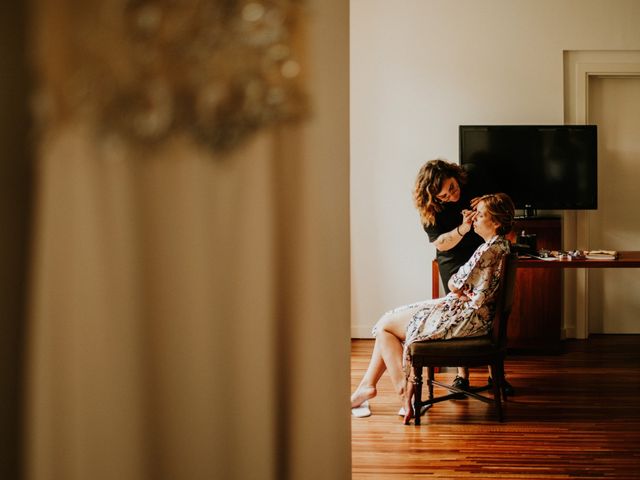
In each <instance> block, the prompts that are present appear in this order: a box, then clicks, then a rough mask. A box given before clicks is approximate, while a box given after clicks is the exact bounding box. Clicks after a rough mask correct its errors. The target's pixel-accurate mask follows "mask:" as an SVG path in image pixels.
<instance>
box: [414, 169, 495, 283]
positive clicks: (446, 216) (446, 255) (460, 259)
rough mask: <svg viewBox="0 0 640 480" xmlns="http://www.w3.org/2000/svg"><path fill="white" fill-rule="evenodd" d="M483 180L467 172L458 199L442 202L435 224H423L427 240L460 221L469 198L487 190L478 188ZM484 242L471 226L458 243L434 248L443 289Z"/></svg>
mask: <svg viewBox="0 0 640 480" xmlns="http://www.w3.org/2000/svg"><path fill="white" fill-rule="evenodd" d="M479 183H483V184H484V182H478V181H476V180H475V179H474V178H473V176H472V175H471V172H469V178H468V181H467V183H466V184H465V185H461V187H460V200H458V201H457V202H455V203H452V202H447V203H445V204H444V208H443V209H442V211H440V212H438V213H436V218H435V224H433V225H429V226H427V225H423V227H424V231H425V232H427V235H429V241H430V242H432V243H433V242H434V241H435V240H436V239H437V238H438V237H439V236H440V235H442V234H443V233H445V232H450V231H451V230H453V229H455V228H456V227H457V226H459V225H460V224H461V223H462V210H464V209H469V208H471V199H472V198H474V197H478V196H480V195H482V194H484V193H489V192H487V191H484V192H483V191H482V190H483V189H482V188H478V186H479V185H478V184H479ZM482 243H484V240H483V239H482V237H481V236H480V235H478V234H477V233H476V232H474V231H473V228H472V229H471V230H470V231H469V232H468V233H467V234H466V235H465V236H464V237H462V239H461V240H460V241H459V242H458V244H457V245H456V246H455V247H453V248H451V249H450V250H447V251H446V252H441V251H440V250H436V259H437V260H438V267H439V269H440V277H441V278H442V283H443V284H444V291H445V292H446V293H449V286H448V285H447V283H448V282H449V278H450V277H451V275H453V274H454V273H456V272H457V271H458V269H459V268H460V267H461V266H462V265H464V264H465V263H466V262H467V260H469V258H471V255H473V252H475V251H476V249H477V248H478V247H479V246H480V245H481V244H482Z"/></svg>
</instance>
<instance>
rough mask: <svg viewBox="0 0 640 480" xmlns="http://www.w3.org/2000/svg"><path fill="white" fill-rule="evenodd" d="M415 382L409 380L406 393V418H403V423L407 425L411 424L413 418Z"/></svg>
mask: <svg viewBox="0 0 640 480" xmlns="http://www.w3.org/2000/svg"><path fill="white" fill-rule="evenodd" d="M414 388H415V387H414V385H413V382H407V388H406V391H405V394H404V411H405V414H404V418H403V419H402V423H404V424H405V425H410V424H411V419H412V418H413V390H414Z"/></svg>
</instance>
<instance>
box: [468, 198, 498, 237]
mask: <svg viewBox="0 0 640 480" xmlns="http://www.w3.org/2000/svg"><path fill="white" fill-rule="evenodd" d="M497 228H498V222H496V221H495V220H494V219H493V217H492V216H491V215H489V213H487V209H486V207H485V204H484V202H483V201H480V202H479V203H478V205H476V216H475V219H474V220H473V230H474V231H475V232H476V233H477V234H478V235H480V236H481V237H482V238H487V237H492V236H494V235H495V234H496V229H497Z"/></svg>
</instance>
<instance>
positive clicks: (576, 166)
mask: <svg viewBox="0 0 640 480" xmlns="http://www.w3.org/2000/svg"><path fill="white" fill-rule="evenodd" d="M597 160H598V154H597V127H596V126H595V125H485V126H478V125H461V126H460V164H461V165H462V166H464V168H465V169H466V170H468V171H469V174H470V176H472V178H473V179H474V181H478V182H480V184H481V185H482V188H483V190H485V191H487V192H505V193H507V194H509V195H510V196H511V198H512V199H513V201H514V203H515V206H516V208H518V209H527V210H536V209H549V210H564V209H568V210H583V209H584V210H589V209H596V208H597V206H598V201H597V199H598V183H597V182H598V170H597V164H598V162H597Z"/></svg>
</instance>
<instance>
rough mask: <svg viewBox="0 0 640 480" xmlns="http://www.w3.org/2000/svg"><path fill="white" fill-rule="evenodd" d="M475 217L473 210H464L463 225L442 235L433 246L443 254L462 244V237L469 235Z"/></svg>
mask: <svg viewBox="0 0 640 480" xmlns="http://www.w3.org/2000/svg"><path fill="white" fill-rule="evenodd" d="M474 216H475V212H473V211H472V210H463V211H462V223H461V224H460V225H458V226H457V227H456V228H454V229H453V230H451V231H449V232H445V233H443V234H441V235H440V236H439V237H438V238H436V239H435V241H434V242H433V243H432V245H434V246H435V247H436V249H437V250H439V251H441V252H446V251H447V250H451V249H452V248H453V247H455V246H456V245H457V244H458V243H460V240H462V237H464V236H465V235H466V234H467V233H469V231H470V230H471V224H472V223H473V218H474Z"/></svg>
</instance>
